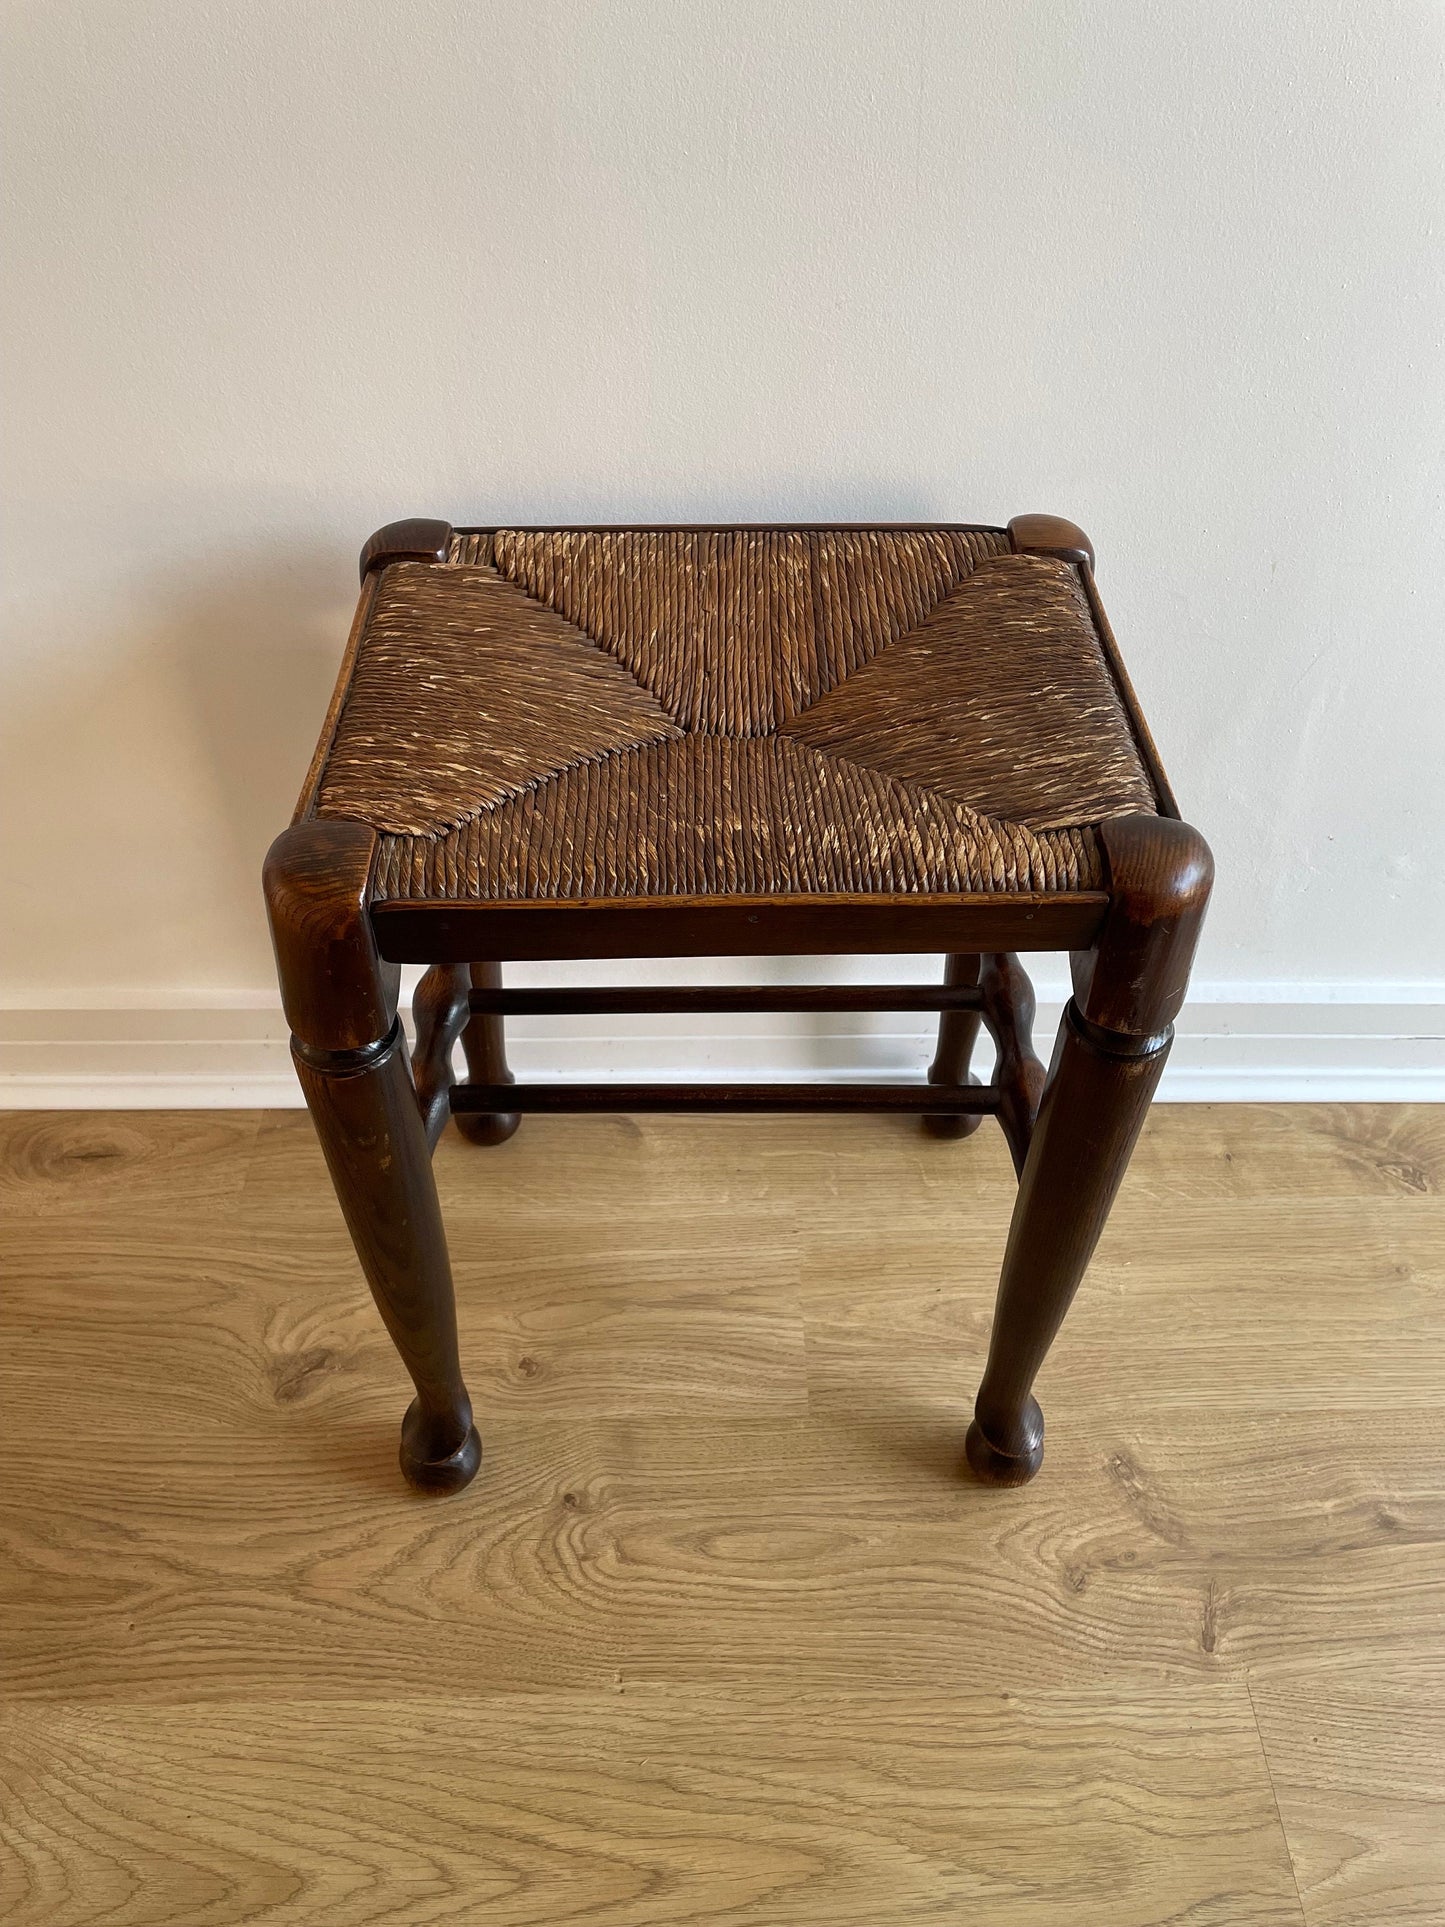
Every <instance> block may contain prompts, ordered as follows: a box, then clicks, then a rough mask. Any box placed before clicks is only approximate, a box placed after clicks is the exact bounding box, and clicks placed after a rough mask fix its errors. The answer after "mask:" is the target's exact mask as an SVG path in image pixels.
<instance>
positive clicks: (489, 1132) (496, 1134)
mask: <svg viewBox="0 0 1445 1927" xmlns="http://www.w3.org/2000/svg"><path fill="white" fill-rule="evenodd" d="M471 990H472V995H473V997H479V996H480V997H485V996H488V995H491V996H498V995H500V994H501V990H502V966H501V965H500V964H498V963H474V964H473V965H472V967H471ZM471 1008H472V1012H473V1014H472V1016H471V1018H470V1020H469V1022H468V1023H467V1026H466V1029H465V1030H464V1031H463V1032H462V1051H463V1053H464V1055H465V1057H466V1060H467V1076H468V1078H469V1079H470V1080H471V1082H472V1083H473V1084H492V1085H498V1084H511V1083H513V1082H515V1079H514V1078H513V1076H512V1073H511V1072H510V1071H509V1070H508V1068H507V1044H506V1037H505V1034H504V1030H503V1024H502V1017H501V1013H500V1012H488V1011H484V1010H481V1009H479V1008H478V1007H477V1006H476V1004H475V1003H473V1004H472V1006H471ZM521 1121H522V1118H521V1114H520V1112H518V1111H510V1110H509V1111H459V1112H458V1113H457V1129H458V1130H459V1131H460V1132H461V1134H462V1136H463V1137H464V1138H467V1139H468V1140H469V1141H470V1142H471V1143H473V1144H505V1143H506V1141H507V1139H508V1138H509V1137H511V1136H512V1134H513V1132H514V1131H515V1130H516V1128H517V1126H518V1125H519V1124H520V1123H521Z"/></svg>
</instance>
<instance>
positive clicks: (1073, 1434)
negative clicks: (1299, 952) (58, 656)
mask: <svg viewBox="0 0 1445 1927" xmlns="http://www.w3.org/2000/svg"><path fill="white" fill-rule="evenodd" d="M438 1170H439V1176H440V1182H441V1186H442V1190H443V1194H444V1195H443V1202H444V1206H445V1208H446V1210H447V1213H448V1217H449V1221H450V1224H451V1228H452V1240H453V1251H454V1255H455V1260H456V1269H457V1274H458V1287H459V1293H460V1300H461V1324H462V1330H463V1339H464V1347H465V1358H466V1360H467V1364H468V1368H469V1376H470V1379H471V1386H472V1391H473V1395H474V1397H475V1399H476V1403H477V1407H478V1414H479V1418H480V1421H481V1425H482V1431H483V1437H484V1440H485V1443H486V1451H487V1458H486V1461H485V1463H484V1464H483V1467H482V1472H481V1476H480V1478H479V1479H478V1481H477V1483H476V1484H475V1485H474V1486H473V1487H472V1488H471V1489H470V1490H469V1491H468V1492H467V1493H466V1494H464V1495H463V1496H461V1497H460V1498H457V1499H453V1500H447V1501H440V1502H438V1501H427V1500H423V1499H418V1498H414V1497H412V1496H410V1495H409V1494H408V1493H407V1491H406V1490H405V1489H404V1487H403V1486H402V1484H401V1482H400V1479H399V1477H398V1474H397V1471H396V1465H395V1449H396V1432H397V1424H398V1421H399V1419H400V1416H401V1412H402V1408H403V1406H404V1404H405V1402H406V1396H407V1393H406V1390H405V1387H404V1383H403V1379H402V1376H401V1373H400V1368H399V1366H398V1365H397V1364H396V1362H395V1360H394V1358H393V1355H392V1353H391V1351H390V1349H389V1346H388V1344H387V1342H386V1340H385V1338H384V1336H383V1335H382V1332H381V1328H380V1325H379V1323H378V1321H377V1319H376V1317H375V1315H374V1313H373V1311H372V1309H371V1306H370V1302H369V1300H368V1298H367V1295H366V1292H365V1289H364V1287H363V1285H362V1283H361V1280H360V1276H359V1274H358V1271H357V1269H356V1265H355V1262H354V1260H353V1258H352V1255H351V1252H350V1249H349V1246H348V1244H347V1242H346V1239H345V1236H344V1234H343V1232H342V1230H341V1226H340V1222H339V1219H338V1216H337V1212H336V1209H335V1205H334V1203H333V1202H332V1200H331V1197H330V1193H329V1191H328V1188H327V1184H326V1180H325V1176H324V1172H323V1169H322V1165H321V1161H320V1158H319V1155H318V1153H317V1151H316V1148H315V1145H314V1142H313V1140H312V1137H311V1134H310V1130H309V1126H308V1123H307V1120H306V1118H305V1116H304V1115H302V1114H298V1113H278V1114H274V1115H268V1116H260V1115H257V1114H239V1113H238V1114H235V1115H224V1114H216V1113H204V1112H201V1113H189V1114H185V1115H168V1114H158V1113H151V1114H146V1113H129V1114H109V1115H95V1116H90V1115H78V1114H69V1115H49V1116H12V1117H10V1118H8V1119H0V1249H3V1256H4V1262H5V1277H4V1285H3V1303H0V1460H3V1474H4V1477H3V1490H0V1694H3V1701H0V1919H3V1920H4V1922H5V1923H6V1927H72V1924H74V1923H82V1922H87V1923H88V1922H102V1921H103V1922H105V1923H106V1927H170V1924H171V1923H175V1924H177V1927H182V1924H183V1927H213V1923H214V1924H216V1927H219V1923H223V1922H261V1921H264V1922H265V1923H267V1927H287V1924H288V1923H295V1924H296V1927H302V1924H303V1923H304V1927H331V1924H336V1927H340V1924H341V1923H347V1924H352V1923H362V1922H365V1923H407V1927H411V1923H433V1922H456V1923H468V1927H470V1924H471V1923H486V1924H487V1927H522V1923H528V1924H529V1927H530V1924H532V1923H537V1924H539V1927H540V1924H541V1923H547V1924H548V1927H551V1923H559V1922H566V1923H586V1924H587V1927H673V1924H674V1923H677V1924H681V1923H688V1927H699V1924H700V1923H706V1927H792V1924H793V1923H804V1922H806V1923H816V1927H855V1924H856V1927H892V1924H893V1923H916V1922H936V1923H948V1927H957V1924H959V1923H977V1924H978V1927H1022V1923H1040V1924H1041V1927H1042V1924H1045V1923H1046V1924H1047V1927H1092V1924H1093V1923H1099V1927H1135V1924H1136V1923H1146V1922H1147V1923H1162V1922H1175V1923H1182V1922H1185V1921H1187V1922H1189V1923H1190V1924H1191V1927H1205V1923H1219V1924H1220V1927H1267V1923H1273V1922H1290V1923H1295V1927H1299V1923H1301V1922H1303V1923H1305V1924H1306V1927H1395V1923H1403V1922H1430V1923H1434V1924H1435V1927H1439V1923H1440V1922H1442V1921H1445V1108H1441V1109H1426V1108H1419V1109H1404V1108H1401V1109H1387V1108H1365V1107H1348V1108H1345V1107H1341V1108H1305V1107H1290V1108H1284V1107H1282V1108H1279V1109H1269V1108H1243V1107H1241V1108H1227V1109H1226V1108H1220V1109H1210V1108H1182V1107H1181V1108H1172V1109H1171V1108H1163V1109H1160V1110H1158V1111H1156V1113H1155V1116H1154V1118H1153V1120H1152V1122H1151V1125H1150V1128H1149V1131H1148V1134H1147V1136H1146V1138H1145V1140H1144V1142H1143V1144H1142V1145H1141V1147H1140V1150H1139V1152H1138V1154H1137V1156H1136V1159H1135V1164H1134V1168H1133V1171H1132V1173H1131V1176H1130V1178H1129V1180H1128V1183H1127V1186H1126V1189H1125V1191H1124V1194H1123V1195H1122V1197H1121V1199H1120V1202H1119V1205H1118V1207H1117V1209H1116V1212H1115V1215H1114V1219H1113V1221H1112V1223H1111V1226H1110V1228H1109V1230H1108V1232H1107V1233H1106V1236H1105V1240H1104V1243H1103V1245H1102V1246H1101V1248H1100V1252H1099V1255H1098V1258H1097V1260H1096V1262H1095V1265H1094V1269H1093V1272H1092V1274H1091V1276H1090V1279H1089V1281H1088V1282H1087V1284H1086V1286H1085V1289H1084V1292H1083V1294H1082V1296H1081V1298H1080V1301H1079V1304H1078V1305H1077V1307H1076V1308H1075V1312H1074V1315H1073V1318H1072V1319H1071V1321H1070V1324H1069V1325H1068V1326H1067V1327H1066V1329H1065V1332H1064V1335H1063V1338H1062V1339H1061V1341H1060V1344H1059V1346H1058V1349H1057V1351H1056V1354H1055V1357H1054V1359H1053V1360H1052V1361H1051V1362H1050V1364H1049V1365H1048V1367H1047V1368H1046V1371H1045V1375H1044V1378H1043V1381H1042V1383H1041V1387H1040V1390H1041V1394H1042V1399H1043V1404H1044V1408H1045V1411H1046V1412H1047V1415H1048V1423H1049V1449H1048V1456H1047V1459H1046V1461H1045V1465H1044V1470H1043V1474H1042V1476H1041V1477H1040V1478H1039V1480H1038V1481H1037V1482H1036V1483H1035V1484H1034V1485H1032V1486H1030V1487H1028V1488H1026V1489H1024V1490H1021V1491H1004V1492H999V1491H988V1490H984V1489H982V1488H980V1487H979V1486H977V1485H974V1484H972V1483H970V1482H969V1480H968V1478H967V1477H966V1475H965V1474H964V1472H963V1471H962V1469H961V1446H962V1438H963V1429H964V1424H965V1421H966V1416H967V1411H968V1405H969V1401H970V1399H971V1396H972V1392H973V1388H974V1386H975V1384H976V1382H977V1378H978V1374H979V1369H980V1366H981V1364H982V1360H983V1353H984V1345H985V1337H986V1333H987V1329H988V1322H989V1313H990V1306H991V1301H992V1296H993V1287H994V1279H995V1275H996V1268H997V1262H998V1257H999V1253H1000V1250H1001V1247H1002V1241H1003V1236H1004V1230H1005V1226H1006V1224H1007V1218H1008V1211H1009V1203H1010V1194H1011V1189H1012V1181H1011V1178H1010V1175H1009V1171H1008V1166H1007V1159H1006V1157H1005V1154H1004V1151H1003V1146H1002V1142H1001V1140H1000V1139H999V1137H998V1135H997V1133H995V1132H994V1131H992V1130H991V1129H989V1128H987V1127H986V1128H985V1129H984V1130H983V1131H981V1132H980V1133H979V1135H978V1136H977V1137H975V1138H973V1139H972V1140H970V1141H969V1142H967V1143H962V1144H958V1143H954V1144H949V1143H942V1142H937V1141H934V1140H932V1139H929V1138H926V1137H923V1136H921V1135H920V1134H919V1133H918V1131H917V1129H916V1127H912V1126H910V1125H907V1124H904V1123H901V1122H889V1121H881V1120H869V1119H863V1118H836V1119H829V1118H815V1119H809V1120H803V1119H776V1120H765V1119H744V1118H720V1119H706V1120H684V1119H661V1118H658V1119H653V1120H649V1121H633V1120H629V1119H622V1118H616V1119H613V1118H587V1119H563V1118H556V1119H544V1118H538V1119H533V1120H529V1121H527V1122H526V1123H525V1124H524V1126H523V1128H522V1131H521V1133H520V1134H519V1135H518V1137H517V1138H516V1139H514V1140H513V1141H512V1142H511V1143H510V1144H508V1145H505V1146H503V1147H502V1148H500V1149H498V1150H493V1151H481V1150H475V1149H472V1148H470V1147H468V1146H467V1145H465V1144H463V1143H461V1142H460V1140H458V1139H457V1138H456V1137H455V1135H453V1134H449V1135H448V1138H447V1140H446V1141H445V1142H444V1144H443V1146H442V1148H441V1150H440V1151H439V1153H438Z"/></svg>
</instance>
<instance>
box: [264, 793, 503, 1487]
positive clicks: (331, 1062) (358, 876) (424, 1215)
mask: <svg viewBox="0 0 1445 1927" xmlns="http://www.w3.org/2000/svg"><path fill="white" fill-rule="evenodd" d="M373 846H374V837H373V834H372V832H371V830H369V829H367V828H366V827H365V826H364V825H362V824H358V823H347V822H320V821H316V820H312V821H310V822H303V823H298V824H294V825H293V826H292V827H291V828H290V829H289V830H286V831H284V832H283V833H282V834H281V835H280V836H279V837H278V838H277V839H276V841H275V842H274V843H273V844H272V846H271V849H270V851H269V853H268V855H267V858H266V866H265V879H264V880H265V889H266V899H267V907H268V909H269V912H270V917H271V932H272V938H273V941H274V944H275V948H276V962H277V969H278V973H279V976H280V980H281V996H282V1002H283V1004H284V1006H285V1010H286V1016H287V1020H288V1021H289V1023H290V1025H291V1031H292V1039H291V1048H292V1056H293V1059H294V1061H295V1064H296V1072H297V1076H298V1077H299V1078H300V1081H301V1088H302V1091H303V1093H304V1094H305V1097H306V1102H307V1105H308V1107H309V1109H310V1112H311V1116H312V1119H313V1121H314V1123H315V1126H316V1134H317V1136H318V1137H319V1138H320V1140H321V1148H322V1150H323V1152H324V1153H325V1156H326V1163H327V1166H328V1168H329V1170H330V1172H331V1177H332V1182H333V1184H334V1185H335V1187H336V1195H337V1199H338V1201H339V1202H340V1205H341V1210H342V1215H343V1216H344V1217H345V1219H346V1225H347V1229H348V1230H349V1231H350V1233H351V1238H352V1242H353V1243H354V1245H355V1246H356V1253H357V1256H358V1258H359V1259H360V1260H361V1267H362V1270H363V1271H364V1272H365V1274H366V1279H367V1283H368V1284H369V1285H370V1286H371V1291H372V1296H373V1297H374V1298H375V1300H376V1304H377V1308H378V1310H379V1311H380V1312H381V1315H382V1318H383V1319H384V1320H385V1322H386V1327H387V1330H388V1331H389V1332H390V1333H391V1336H392V1340H393V1342H394V1343H395V1345H396V1348H397V1350H398V1352H399V1353H400V1354H401V1358H402V1362H403V1363H404V1364H405V1366H406V1368H407V1371H408V1372H409V1373H410V1374H411V1379H412V1383H413V1385H414V1386H415V1387H416V1398H415V1400H414V1401H413V1403H412V1405H411V1407H410V1408H409V1410H408V1411H407V1414H406V1416H405V1418H404V1420H403V1422H402V1437H401V1466H402V1470H403V1471H404V1472H405V1474H406V1476H407V1477H408V1478H409V1479H410V1480H411V1481H412V1483H413V1484H414V1485H416V1486H418V1487H420V1488H422V1489H424V1490H428V1491H437V1492H453V1491H456V1490H458V1489H459V1488H460V1487H461V1486H464V1485H466V1484H467V1482H468V1481H469V1480H470V1479H471V1478H472V1477H473V1476H474V1475H475V1473H476V1470H477V1467H478V1465H479V1464H480V1462H481V1443H480V1441H479V1439H478V1437H477V1432H476V1428H475V1426H474V1425H473V1423H472V1407H471V1400H470V1399H469V1398H468V1396H467V1389H466V1386H465V1384H464V1383H463V1381H462V1375H461V1366H460V1362H459V1359H458V1354H457V1327H456V1308H455V1301H454V1297H453V1290H452V1275H451V1264H450V1261H449V1259H448V1256H447V1246H446V1234H445V1232H444V1230H443V1228H442V1219H441V1209H440V1207H439V1205H438V1203H437V1195H436V1186H435V1184H434V1182H433V1179H432V1173H431V1157H430V1147H429V1145H428V1143H427V1135H426V1128H425V1124H424V1122H423V1116H422V1111H421V1108H420V1106H419V1105H418V1102H417V1092H416V1089H415V1086H414V1085H413V1083H412V1077H411V1069H410V1065H409V1064H408V1061H407V1054H406V1044H405V1040H404V1038H403V1036H402V1030H401V1024H400V1020H399V1019H398V1017H397V1014H396V999H397V989H398V986H397V981H396V974H397V973H396V971H395V970H394V968H389V967H387V966H385V965H383V964H382V963H381V961H380V959H379V958H378V956H377V954H376V946H375V943H374V940H373V937H372V931H371V923H370V919H369V917H368V916H367V913H366V883H367V877H368V874H369V871H370V864H371V854H372V849H373ZM461 1009H462V1011H463V1012H465V1010H466V1003H465V997H464V996H463V999H462V1004H461Z"/></svg>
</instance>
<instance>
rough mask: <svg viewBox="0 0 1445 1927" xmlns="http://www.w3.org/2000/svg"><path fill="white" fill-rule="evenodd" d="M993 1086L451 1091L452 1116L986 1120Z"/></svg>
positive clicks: (480, 1087) (496, 1087)
mask: <svg viewBox="0 0 1445 1927" xmlns="http://www.w3.org/2000/svg"><path fill="white" fill-rule="evenodd" d="M1001 1101H1002V1099H1001V1094H1000V1092H999V1089H998V1087H997V1085H994V1084H965V1085H962V1086H961V1087H959V1088H958V1089H956V1090H937V1089H932V1088H930V1087H929V1086H928V1085H927V1084H516V1083H513V1084H457V1085H455V1086H454V1087H453V1089H452V1096H451V1102H452V1109H453V1110H454V1111H455V1112H456V1113H457V1114H458V1116H459V1117H460V1116H462V1115H464V1114H465V1113H467V1112H474V1111H490V1110H493V1109H495V1107H496V1106H497V1105H499V1104H513V1105H515V1106H516V1108H517V1110H518V1111H549V1112H563V1111H621V1112H623V1113H631V1112H636V1113H638V1114H641V1113H644V1112H649V1111H661V1112H672V1113H676V1114H680V1113H682V1112H686V1111H720V1112H721V1111H772V1112H778V1111H800V1112H801V1111H892V1112H895V1113H896V1112H909V1111H913V1112H918V1111H931V1110H933V1109H934V1108H937V1109H938V1110H940V1111H943V1112H945V1113H947V1112H952V1113H957V1114H959V1115H978V1116H992V1115H993V1113H994V1112H996V1111H997V1110H998V1109H999V1107H1000V1103H1001Z"/></svg>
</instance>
